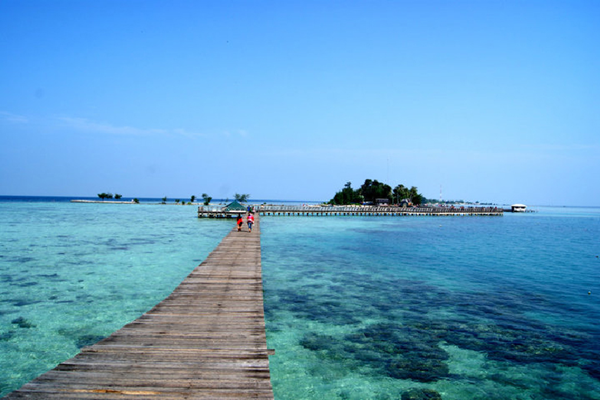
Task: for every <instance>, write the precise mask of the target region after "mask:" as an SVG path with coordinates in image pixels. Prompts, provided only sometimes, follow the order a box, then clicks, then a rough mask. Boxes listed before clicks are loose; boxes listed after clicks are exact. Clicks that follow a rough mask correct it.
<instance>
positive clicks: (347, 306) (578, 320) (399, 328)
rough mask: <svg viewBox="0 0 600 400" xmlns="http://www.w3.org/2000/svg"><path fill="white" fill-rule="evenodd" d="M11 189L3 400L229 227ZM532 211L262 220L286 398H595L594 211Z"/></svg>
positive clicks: (280, 385) (191, 264)
mask: <svg viewBox="0 0 600 400" xmlns="http://www.w3.org/2000/svg"><path fill="white" fill-rule="evenodd" d="M2 199H3V198H1V197H0V395H5V394H7V393H9V392H10V391H12V390H15V389H17V388H19V387H20V386H22V385H23V384H24V383H26V382H28V381H29V380H31V379H33V378H35V377H36V376H37V375H39V374H41V373H43V372H45V371H46V370H48V369H51V368H53V367H54V366H56V365H57V364H58V363H60V362H62V361H64V360H66V359H68V358H70V357H72V356H74V355H75V354H76V353H77V352H78V351H79V349H80V348H81V347H82V346H86V345H90V344H93V343H95V342H96V341H98V340H99V339H101V338H102V337H105V336H107V335H109V334H110V333H112V332H113V331H115V330H117V329H119V328H120V327H121V326H122V325H124V324H126V323H128V322H130V321H131V320H133V319H135V318H137V317H138V316H139V315H141V314H142V313H143V312H145V311H147V310H148V309H150V308H151V307H152V306H153V305H154V304H156V303H157V302H158V301H160V300H162V299H163V298H164V297H166V296H167V295H168V294H169V293H170V292H171V291H172V290H173V289H174V288H175V287H176V286H177V284H178V283H179V282H181V280H183V279H184V278H185V277H186V276H187V275H188V274H189V273H190V272H191V271H192V269H194V268H195V267H196V266H197V265H198V264H199V263H200V262H201V261H202V260H203V259H204V258H205V257H206V256H207V255H208V254H209V253H210V251H212V250H213V249H214V247H215V246H216V245H217V244H218V242H219V241H220V240H221V238H222V237H223V236H225V235H226V234H227V232H228V231H229V230H230V229H231V228H232V226H233V224H234V222H233V221H229V220H212V219H198V218H196V213H195V211H196V208H195V207H194V206H175V205H166V206H165V205H158V204H143V205H111V204H74V203H68V202H66V201H64V200H61V199H59V200H58V201H57V200H56V199H55V200H54V201H51V200H48V199H46V200H43V201H41V200H39V199H38V201H27V200H20V201H15V200H14V199H12V200H11V201H4V202H3V201H2ZM537 210H538V212H536V213H527V214H510V213H507V214H505V215H504V216H502V217H459V216H455V217H425V216H420V217H418V216H411V217H282V216H272V217H261V231H262V237H261V240H262V258H263V261H262V262H263V279H264V291H265V292H264V293H265V312H266V318H267V340H268V347H269V348H272V349H275V351H276V353H275V355H274V356H271V357H270V358H269V360H270V367H271V379H272V382H273V387H274V392H275V397H276V399H400V398H402V396H403V395H404V396H405V398H409V397H410V398H419V397H417V396H422V397H421V398H425V397H423V396H427V395H429V396H434V395H435V394H438V395H439V396H441V398H443V399H461V400H462V399H467V400H468V399H600V258H598V256H600V241H599V239H600V208H566V207H561V208H551V207H537ZM430 398H435V397H430ZM438 398H439V397H438Z"/></svg>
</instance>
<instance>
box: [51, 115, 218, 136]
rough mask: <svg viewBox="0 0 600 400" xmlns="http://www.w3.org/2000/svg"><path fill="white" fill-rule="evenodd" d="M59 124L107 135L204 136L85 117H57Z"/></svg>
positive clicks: (181, 130) (183, 130) (183, 131)
mask: <svg viewBox="0 0 600 400" xmlns="http://www.w3.org/2000/svg"><path fill="white" fill-rule="evenodd" d="M57 119H58V120H59V121H60V122H61V124H63V125H64V126H67V127H69V128H70V129H74V130H76V131H80V132H94V133H103V134H109V135H125V136H155V135H177V136H186V137H199V136H206V135H204V134H201V133H195V132H189V131H187V130H185V129H181V128H178V129H170V130H169V129H156V128H153V129H147V128H136V127H132V126H116V125H112V124H109V123H105V122H95V121H90V120H88V119H86V118H77V117H58V118H57Z"/></svg>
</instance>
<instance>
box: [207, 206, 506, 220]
mask: <svg viewBox="0 0 600 400" xmlns="http://www.w3.org/2000/svg"><path fill="white" fill-rule="evenodd" d="M254 210H255V212H257V213H258V214H260V215H265V216H269V215H279V216H427V215H431V216H451V215H455V216H499V215H503V213H504V210H503V209H502V208H498V207H393V206H392V207H390V206H325V205H323V206H301V205H287V206H285V205H259V206H255V207H254ZM239 213H240V212H239V211H223V210H214V209H213V210H209V209H206V208H202V207H199V208H198V217H209V218H228V217H229V218H234V217H236V216H237V215H238V214H239ZM243 213H244V212H242V214H243Z"/></svg>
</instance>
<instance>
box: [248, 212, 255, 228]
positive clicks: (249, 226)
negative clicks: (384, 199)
mask: <svg viewBox="0 0 600 400" xmlns="http://www.w3.org/2000/svg"><path fill="white" fill-rule="evenodd" d="M252 224H254V214H253V213H252V212H250V213H249V214H248V232H252Z"/></svg>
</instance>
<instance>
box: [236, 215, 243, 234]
mask: <svg viewBox="0 0 600 400" xmlns="http://www.w3.org/2000/svg"><path fill="white" fill-rule="evenodd" d="M243 224H244V219H243V218H242V214H238V217H237V226H238V232H241V231H242V225H243Z"/></svg>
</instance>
